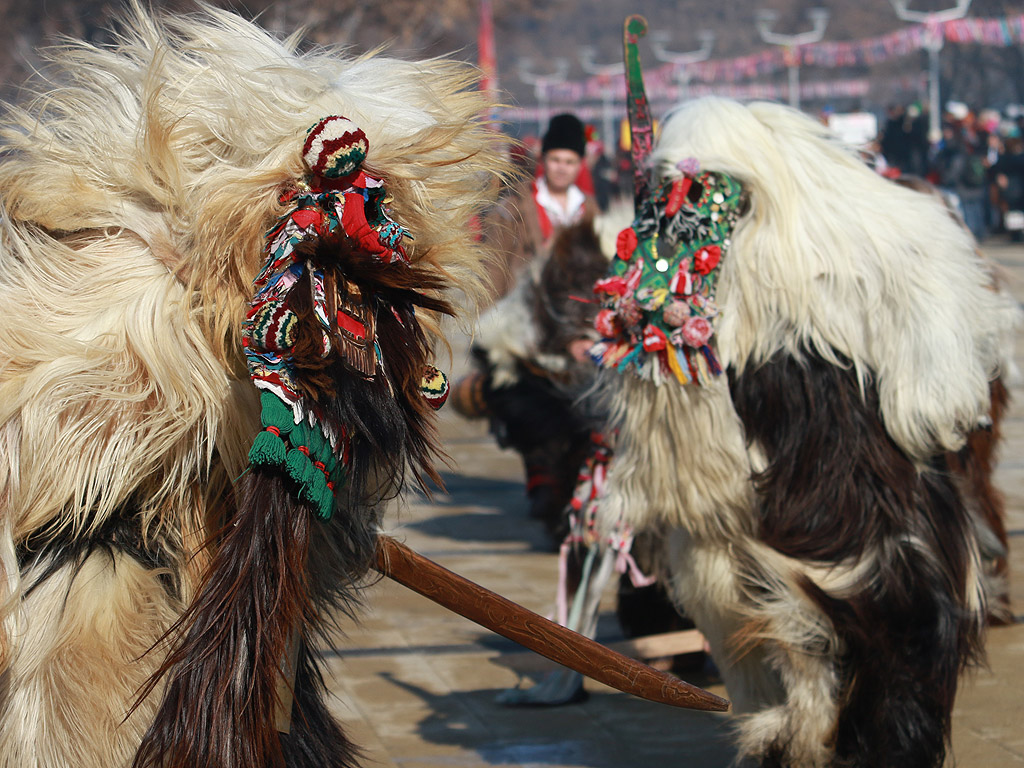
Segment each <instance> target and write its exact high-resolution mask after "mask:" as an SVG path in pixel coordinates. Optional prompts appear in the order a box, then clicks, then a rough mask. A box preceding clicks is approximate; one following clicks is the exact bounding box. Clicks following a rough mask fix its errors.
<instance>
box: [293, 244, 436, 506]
mask: <svg viewBox="0 0 1024 768" xmlns="http://www.w3.org/2000/svg"><path fill="white" fill-rule="evenodd" d="M296 252H297V254H298V256H299V258H302V259H307V260H309V261H310V262H312V263H313V264H315V265H317V266H318V267H320V268H321V269H322V270H323V271H324V275H325V283H326V285H327V286H328V297H329V301H333V298H332V297H333V296H335V295H338V296H340V298H341V299H342V300H344V299H345V298H346V296H345V292H346V290H347V289H346V288H345V286H346V285H347V284H354V285H355V286H357V287H358V290H359V293H360V294H361V300H362V301H363V302H365V303H366V304H367V305H368V307H369V309H370V311H371V312H372V313H373V315H374V317H375V320H376V323H375V325H376V329H375V330H376V340H377V343H378V344H379V345H380V350H381V358H382V361H383V362H382V364H381V370H378V371H377V375H375V376H374V377H373V378H371V379H367V378H366V377H364V376H361V375H359V374H358V373H357V372H354V371H352V370H351V368H350V367H349V366H346V365H345V364H344V363H342V362H340V361H339V360H338V359H337V358H336V356H333V355H332V356H331V357H330V358H329V359H328V360H327V361H326V364H325V363H324V361H321V360H320V359H319V358H318V357H317V355H315V354H303V355H301V356H300V355H296V360H295V362H296V368H297V369H298V370H299V371H300V378H301V380H302V381H303V382H305V381H306V380H307V378H308V379H309V380H310V381H311V382H312V381H315V382H316V384H315V386H316V387H317V389H318V390H319V391H320V394H319V395H318V397H317V398H316V399H317V401H318V402H317V406H316V407H317V408H318V409H319V411H320V413H319V414H318V415H320V416H321V417H322V418H324V419H325V420H326V421H327V422H328V423H330V424H332V425H334V426H335V427H336V428H340V427H341V426H342V425H344V427H345V429H346V430H348V433H349V434H350V435H351V436H352V443H353V467H352V475H353V476H355V477H359V478H368V477H369V475H370V473H371V472H375V473H376V474H377V475H378V476H379V477H381V478H387V481H386V482H387V487H381V486H372V487H366V488H363V489H362V492H363V497H362V498H361V499H354V500H353V501H355V502H356V503H357V504H365V503H366V502H367V500H371V499H373V500H376V499H377V497H378V496H379V495H380V494H381V493H383V494H385V495H389V494H390V493H394V492H395V491H396V490H397V487H398V486H399V485H401V482H402V478H403V476H404V473H405V470H406V469H407V468H409V469H411V471H412V473H413V476H414V478H415V480H416V481H417V482H418V483H419V484H420V485H421V487H424V488H426V487H427V483H426V479H427V478H429V479H430V480H431V481H432V482H433V483H434V484H440V482H441V479H440V476H439V475H438V473H437V471H436V469H435V468H434V463H433V462H434V457H435V456H437V455H441V452H440V449H439V446H438V443H437V437H436V432H435V430H434V425H433V421H434V419H433V411H432V409H431V408H430V406H429V405H428V404H427V402H426V401H425V400H424V398H423V397H422V395H421V394H420V391H419V385H420V381H421V379H422V376H423V370H424V366H425V365H426V364H427V362H428V360H429V359H430V355H431V349H430V344H429V341H428V339H427V337H426V334H425V333H424V332H423V329H422V327H421V326H420V323H419V321H418V319H417V318H416V310H417V309H421V310H427V311H431V312H435V313H441V314H449V315H450V314H454V309H453V308H452V306H451V305H450V304H449V303H448V302H447V301H445V300H444V299H441V298H439V297H438V296H436V295H432V294H435V293H437V292H439V291H441V290H443V289H445V288H447V287H448V283H447V281H446V279H445V277H444V275H442V274H441V273H440V272H438V271H436V270H435V269H433V268H431V267H426V266H418V265H407V264H403V263H395V264H382V263H380V262H379V261H377V260H376V259H375V258H373V257H372V256H371V255H369V254H366V253H364V252H362V251H359V250H357V249H355V248H353V247H352V244H351V242H350V241H349V240H348V238H347V237H345V236H344V234H338V235H337V236H334V237H325V238H320V239H318V240H311V241H307V242H305V243H302V244H301V245H300V246H298V247H297V248H296ZM307 279H308V278H307ZM306 285H307V286H308V283H306ZM332 286H333V290H332V289H331V287H332ZM292 294H293V295H295V296H296V300H297V303H296V304H295V305H292V306H293V311H295V312H296V314H297V315H299V316H300V317H303V316H306V317H308V316H309V313H311V312H312V308H311V307H305V306H303V305H302V302H303V301H304V299H303V298H302V296H303V295H306V296H308V289H306V290H293V291H292ZM289 300H290V301H291V298H290V299H289ZM330 314H331V318H330V319H331V322H332V324H334V323H336V318H335V316H334V311H333V308H332V310H331V313H330ZM300 325H302V326H309V327H313V326H312V324H310V323H300ZM307 346H308V347H309V348H310V349H311V350H312V349H316V348H317V347H316V345H313V344H312V343H310V344H309V345H307ZM305 348H306V347H305V346H304V349H305Z"/></svg>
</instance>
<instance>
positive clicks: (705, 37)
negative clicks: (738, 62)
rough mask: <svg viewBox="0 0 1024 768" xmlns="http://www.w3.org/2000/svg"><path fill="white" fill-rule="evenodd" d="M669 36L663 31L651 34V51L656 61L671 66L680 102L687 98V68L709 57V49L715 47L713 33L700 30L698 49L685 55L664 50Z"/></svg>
mask: <svg viewBox="0 0 1024 768" xmlns="http://www.w3.org/2000/svg"><path fill="white" fill-rule="evenodd" d="M670 36H671V33H670V32H667V31H666V30H663V29H659V30H657V31H656V32H654V33H652V34H651V50H652V51H653V52H654V57H655V58H656V59H657V60H658V61H665V62H669V63H671V64H672V65H673V67H674V69H673V72H674V73H675V77H676V83H677V84H678V85H679V100H680V101H682V100H683V99H685V98H687V97H688V96H689V87H690V70H689V66H690V65H691V64H696V63H697V62H698V61H706V60H707V59H708V58H710V57H711V49H712V48H713V47H714V45H715V33H714V32H713V31H712V30H710V29H702V30H701V31H700V32H698V33H697V39H698V40H700V48H698V49H697V50H695V51H687V52H685V53H674V52H672V51H669V50H667V49H666V48H665V45H666V44H667V43H668V40H669V37H670Z"/></svg>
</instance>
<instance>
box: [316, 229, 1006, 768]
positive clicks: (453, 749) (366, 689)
mask: <svg viewBox="0 0 1024 768" xmlns="http://www.w3.org/2000/svg"><path fill="white" fill-rule="evenodd" d="M984 250H985V251H986V253H987V254H988V255H989V256H990V258H992V259H994V260H995V261H996V262H997V263H998V264H999V265H1000V266H1001V267H1002V268H1003V269H1004V271H1005V278H1006V280H1007V282H1008V284H1009V286H1010V288H1011V290H1012V291H1013V292H1014V295H1016V296H1017V297H1018V298H1024V246H1021V245H1013V244H1009V243H1006V242H1005V241H1003V240H1001V239H999V238H995V239H993V240H992V241H991V242H987V243H986V244H985V248H984ZM455 350H456V359H455V360H454V361H453V365H452V373H453V374H455V375H457V374H458V372H459V371H460V370H464V368H465V366H466V360H465V357H464V355H463V354H462V350H461V349H460V347H459V345H458V343H456V345H455ZM1017 362H1018V365H1019V366H1020V368H1021V370H1022V371H1024V344H1022V343H1021V340H1020V339H1019V340H1018V344H1017ZM453 378H454V375H453ZM1011 392H1012V395H1013V403H1012V404H1011V408H1010V412H1009V414H1008V416H1007V418H1006V421H1005V423H1004V435H1005V437H1004V443H1003V446H1002V449H1001V453H1000V459H1001V460H1000V464H999V468H998V471H997V477H996V480H997V484H998V486H999V487H1000V488H1001V490H1002V491H1003V492H1004V494H1005V496H1006V506H1007V528H1008V529H1009V531H1010V537H1011V543H1010V545H1011V573H1012V575H1011V579H1012V589H1011V593H1012V599H1013V610H1014V612H1015V613H1016V614H1017V615H1018V616H1019V617H1021V618H1024V616H1021V614H1024V381H1016V382H1012V387H1011ZM441 435H442V438H443V442H444V445H445V448H446V450H447V451H448V453H449V454H450V456H451V467H450V469H449V470H448V471H446V472H445V473H444V477H445V482H446V486H447V490H446V491H445V492H438V493H437V494H435V495H434V498H433V499H429V500H428V499H425V498H423V497H418V496H416V497H412V498H409V499H407V500H405V502H404V503H403V504H402V505H401V506H400V508H398V509H396V510H394V511H392V512H391V513H390V514H389V516H388V518H387V521H386V522H387V523H388V525H389V526H390V531H391V533H392V534H393V535H395V536H396V537H397V538H399V539H400V540H403V541H405V542H406V543H407V544H408V545H409V546H411V547H412V548H413V549H415V550H417V551H418V552H420V553H422V554H424V555H426V556H428V557H430V558H431V559H433V560H435V561H437V562H439V563H441V564H442V565H444V566H445V567H447V568H450V569H451V570H453V571H455V572H457V573H459V574H462V575H463V576H466V577H467V578H469V579H472V580H473V581H476V582H477V583H479V584H482V585H483V586H485V587H488V588H490V589H493V590H494V591H496V592H498V593H499V594H502V595H504V596H506V597H508V598H510V599H512V600H515V601H517V602H519V603H521V604H522V605H524V606H526V607H528V608H530V609H532V610H534V611H536V612H538V613H541V614H544V615H550V614H552V613H553V611H554V601H555V582H556V574H557V557H556V555H555V554H554V553H552V552H551V551H550V549H549V547H548V544H547V539H546V536H545V534H544V532H543V530H542V528H541V525H540V524H539V523H537V522H536V521H533V520H530V519H529V518H528V517H527V515H526V504H525V489H524V486H523V472H522V469H521V466H520V463H519V459H518V457H517V456H516V455H515V454H514V453H512V452H507V451H502V450H501V449H499V448H498V447H497V446H496V445H495V443H494V441H493V440H492V439H491V438H490V436H489V435H488V434H487V432H486V426H485V425H484V424H483V423H482V422H468V421H465V420H462V419H461V418H460V417H459V416H458V415H457V414H455V413H454V412H453V411H451V410H450V409H444V410H442V419H441ZM366 603H367V607H366V610H365V611H364V613H363V615H362V618H361V621H360V623H359V624H358V625H351V626H347V627H346V635H345V637H341V638H338V640H337V645H338V650H337V651H336V652H334V653H332V654H330V655H329V665H328V673H329V680H328V684H329V687H330V688H331V691H332V693H333V695H334V697H333V698H332V701H331V704H332V707H333V710H334V712H335V714H336V715H337V716H338V717H339V718H340V719H341V720H342V721H343V722H344V723H346V724H347V727H348V731H349V733H350V735H351V736H352V737H353V738H354V739H355V741H356V742H357V743H359V744H360V745H361V746H362V747H363V748H364V752H365V760H364V764H365V765H366V766H368V768H369V767H373V766H381V767H382V768H384V767H386V768H392V767H399V768H450V767H452V766H459V767H462V768H477V767H478V766H522V767H523V768H532V767H533V766H544V767H546V768H560V767H564V768H641V767H643V768H646V767H647V766H694V767H695V768H725V767H726V766H728V765H730V763H731V762H732V761H733V759H734V757H735V753H734V751H733V749H732V747H731V743H730V717H729V715H727V714H724V715H723V714H709V713H699V712H691V711H686V710H680V709H675V708H672V707H667V706H663V705H658V704H653V703H650V702H647V701H643V700H640V699H637V698H634V697H631V696H629V695H627V694H624V693H620V692H618V691H615V690H613V689H611V688H607V687H605V686H603V685H601V684H599V683H595V682H593V681H590V680H588V681H587V682H586V689H587V691H588V692H589V693H590V697H589V699H588V700H587V701H585V702H583V703H580V704H574V705H571V706H566V707H560V708H555V709H509V708H505V707H502V706H500V705H499V704H497V703H495V696H496V695H497V693H498V692H499V691H501V690H504V689H505V688H509V687H512V686H515V685H517V684H524V685H531V684H533V682H534V681H536V680H537V679H538V678H539V677H540V676H541V675H542V674H543V673H544V672H545V671H546V670H548V669H551V668H552V667H553V665H552V664H551V663H550V662H548V661H547V660H545V659H543V658H541V657H539V656H537V655H535V654H532V653H530V652H527V651H524V650H523V649H521V648H520V647H519V646H517V645H515V644H514V643H512V642H510V641H508V640H505V639H503V638H501V637H498V636H496V635H494V634H492V633H490V632H488V631H487V630H484V629H483V628H481V627H478V626H476V625H475V624H472V623H470V622H469V621H467V620H465V619H463V618H461V617H459V616H456V615H455V614H452V613H449V612H448V611H446V610H444V609H443V608H440V607H439V606H437V605H435V604H433V603H431V602H429V601H428V600H426V599H425V598H422V597H420V596H418V595H416V594H414V593H412V592H410V591H408V590H406V589H405V588H403V587H400V586H398V585H397V584H395V583H393V582H391V581H389V580H386V579H385V580H382V581H380V582H379V583H377V584H375V585H373V586H372V587H370V588H369V589H368V590H367V593H366ZM620 637H621V634H620V632H619V630H618V627H617V623H616V620H615V617H614V593H613V591H612V590H609V592H608V593H607V594H606V595H605V599H604V600H603V601H602V615H601V622H600V624H599V628H598V638H599V639H602V640H606V641H614V640H616V639H619V638H620ZM987 649H988V659H987V666H985V667H984V668H981V669H978V670H974V671H972V672H971V673H969V675H968V676H967V677H966V678H965V679H964V680H963V682H962V685H961V689H960V693H959V695H958V698H957V704H956V708H955V711H954V713H953V749H952V754H951V756H950V758H949V760H948V761H947V765H949V766H954V765H955V766H958V767H959V768H1002V767H1003V766H1006V767H1007V768H1009V767H1010V766H1024V723H1022V716H1024V707H1022V693H1021V689H1022V687H1024V624H1017V625H1014V626H1010V627H999V628H993V629H990V630H989V633H988V641H987ZM685 677H686V679H687V680H688V681H689V682H692V683H694V684H697V685H701V686H704V687H707V688H708V689H709V690H710V691H712V692H714V693H717V694H719V695H722V696H725V695H727V694H726V692H725V688H724V686H722V685H721V684H720V683H719V682H718V681H717V679H716V678H714V677H713V673H712V672H709V671H708V670H700V669H698V670H696V671H695V672H694V673H692V674H689V675H686V676H685Z"/></svg>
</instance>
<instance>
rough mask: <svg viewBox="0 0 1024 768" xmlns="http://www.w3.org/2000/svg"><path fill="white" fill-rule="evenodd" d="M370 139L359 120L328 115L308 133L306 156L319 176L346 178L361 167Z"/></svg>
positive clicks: (303, 155)
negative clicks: (357, 122) (360, 126)
mask: <svg viewBox="0 0 1024 768" xmlns="http://www.w3.org/2000/svg"><path fill="white" fill-rule="evenodd" d="M369 149H370V142H369V141H368V140H367V138H366V134H365V133H363V131H362V129H360V128H359V126H357V125H356V124H355V123H353V122H352V121H351V120H349V119H348V118H345V117H341V116H338V115H332V116H330V117H325V118H324V119H323V120H321V121H320V122H318V123H317V124H316V125H314V126H313V127H312V128H310V129H309V131H308V133H307V134H306V141H305V142H304V143H303V145H302V159H303V160H304V161H305V163H306V167H308V168H309V170H310V171H312V172H313V173H315V174H316V175H317V176H323V177H324V178H327V179H343V178H345V177H346V176H351V175H352V174H353V173H355V172H356V171H358V170H359V167H360V166H361V165H362V163H363V160H365V159H366V153H367V152H368V151H369Z"/></svg>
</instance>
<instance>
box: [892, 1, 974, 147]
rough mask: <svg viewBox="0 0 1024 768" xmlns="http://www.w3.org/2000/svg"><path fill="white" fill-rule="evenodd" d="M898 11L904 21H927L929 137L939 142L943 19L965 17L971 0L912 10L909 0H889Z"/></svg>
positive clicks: (930, 139)
mask: <svg viewBox="0 0 1024 768" xmlns="http://www.w3.org/2000/svg"><path fill="white" fill-rule="evenodd" d="M889 3H890V4H891V5H892V9H893V10H894V11H896V15H897V16H898V17H899V18H900V19H902V20H903V21H918V22H921V23H923V24H924V25H925V42H924V47H925V50H927V51H928V141H930V142H931V143H932V144H937V143H938V141H939V139H941V138H942V127H941V122H940V119H941V116H942V102H941V101H939V75H940V69H939V53H940V52H941V51H942V44H943V42H944V39H943V36H942V29H941V27H940V26H939V25H940V24H942V23H943V22H946V21H953V20H954V19H962V18H963V17H964V16H966V15H967V11H968V10H969V9H970V7H971V0H957V3H956V6H955V7H953V8H947V9H945V10H943V11H912V10H910V9H909V8H908V7H907V5H908V4H909V3H908V0H889Z"/></svg>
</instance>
